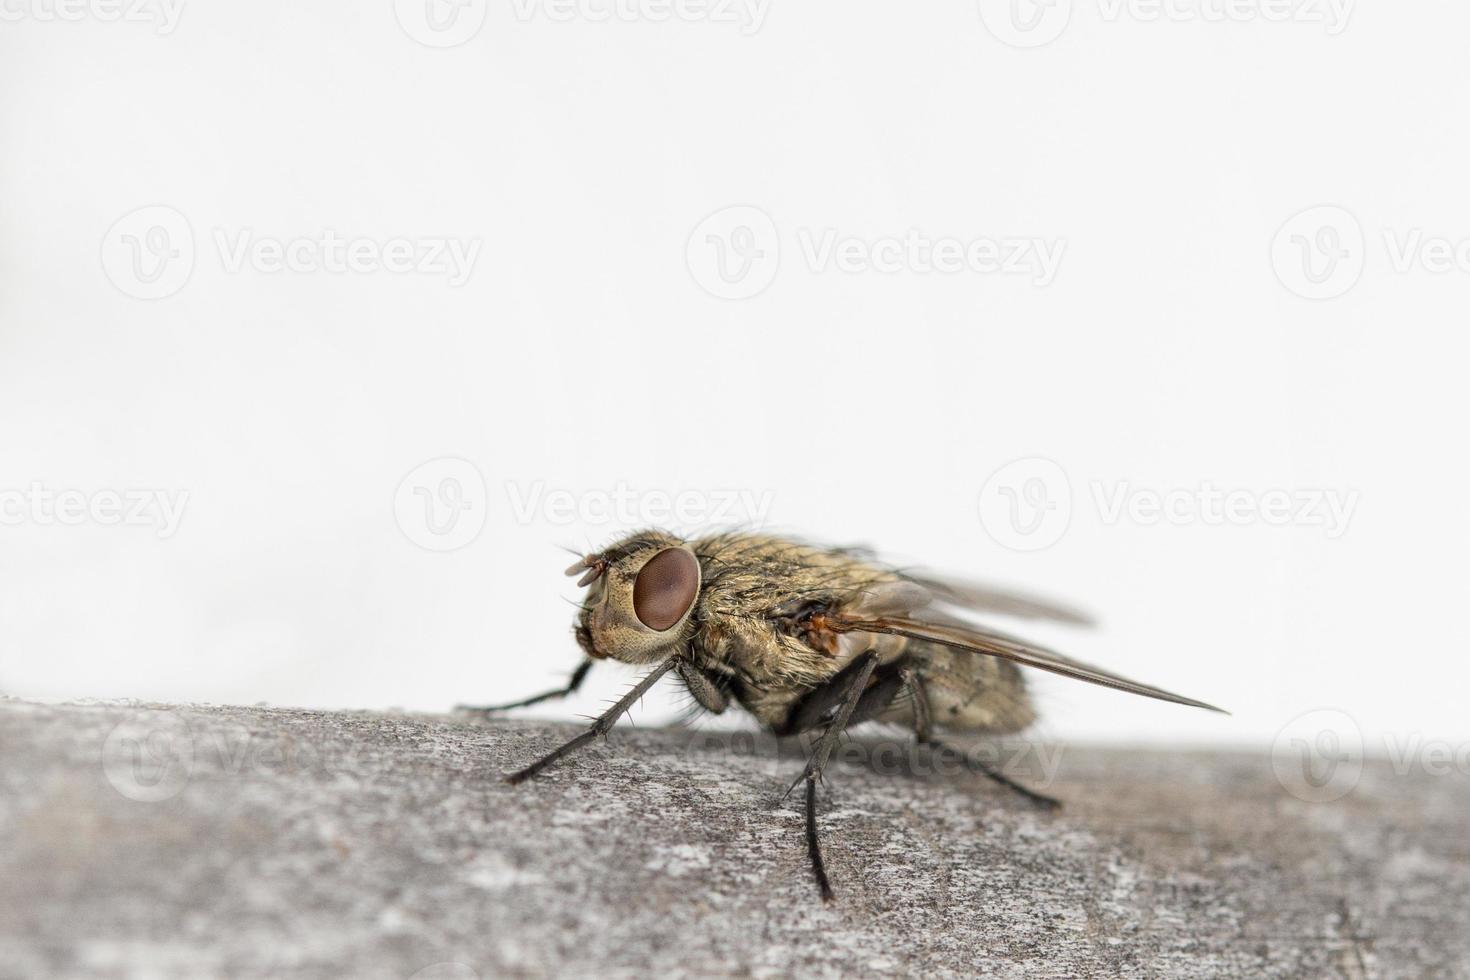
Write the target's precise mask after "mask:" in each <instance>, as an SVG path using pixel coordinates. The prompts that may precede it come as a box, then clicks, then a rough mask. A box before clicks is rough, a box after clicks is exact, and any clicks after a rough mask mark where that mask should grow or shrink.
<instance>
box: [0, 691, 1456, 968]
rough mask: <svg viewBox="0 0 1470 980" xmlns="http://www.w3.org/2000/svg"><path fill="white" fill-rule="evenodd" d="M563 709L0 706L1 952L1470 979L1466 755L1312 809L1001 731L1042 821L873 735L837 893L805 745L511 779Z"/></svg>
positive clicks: (834, 810)
mask: <svg viewBox="0 0 1470 980" xmlns="http://www.w3.org/2000/svg"><path fill="white" fill-rule="evenodd" d="M575 730H576V729H575V727H573V726H566V725H559V724H555V725H554V724H545V723H536V722H527V721H500V722H495V723H493V724H486V723H480V722H471V721H467V720H464V719H461V718H456V717H449V716H430V715H385V714H368V713H341V712H320V711H306V710H288V709H273V708H260V707H217V706H203V705H197V706H158V705H120V704H80V705H59V706H41V705H35V704H30V703H26V702H20V701H14V700H8V701H4V700H0V756H3V759H4V765H3V767H0V976H6V977H9V976H15V977H45V976H87V977H93V976H97V977H112V976H119V977H121V976H165V977H172V976H177V977H191V978H192V977H204V976H271V977H276V976H298V977H340V976H352V977H399V978H408V977H415V976H417V977H418V978H420V980H470V978H475V977H478V978H488V977H499V976H553V975H554V976H594V975H595V976H648V975H691V976H692V975H711V974H712V975H724V976H773V977H774V976H784V975H790V974H800V975H816V976H833V977H837V976H855V975H872V974H877V973H890V972H918V971H924V972H925V973H927V974H930V975H937V976H961V975H972V974H975V973H983V974H986V975H991V976H1006V977H1009V976H1015V977H1020V976H1037V975H1044V976H1045V975H1052V976H1069V975H1079V974H1100V975H1108V976H1119V975H1150V976H1162V975H1168V976H1182V977H1207V976H1209V977H1217V976H1280V977H1287V976H1345V977H1362V976H1372V977H1376V976H1384V977H1389V976H1404V977H1409V976H1432V975H1462V976H1463V975H1466V971H1467V970H1470V870H1467V869H1470V860H1467V858H1470V819H1467V817H1470V787H1467V785H1466V780H1465V779H1464V778H1462V777H1458V776H1451V777H1434V776H1430V775H1426V774H1423V773H1420V774H1417V775H1409V776H1399V775H1396V774H1395V773H1394V771H1393V769H1392V767H1390V766H1389V764H1388V763H1387V762H1383V761H1370V762H1368V763H1367V764H1366V765H1365V766H1364V768H1363V772H1362V775H1361V778H1360V779H1359V780H1358V782H1357V785H1356V788H1355V789H1353V791H1352V792H1351V793H1349V794H1348V795H1347V796H1346V797H1344V798H1342V799H1339V800H1336V801H1334V802H1330V803H1309V802H1305V801H1303V800H1301V799H1299V798H1297V797H1295V796H1293V795H1292V794H1290V793H1288V792H1286V791H1285V790H1284V789H1283V788H1282V785H1281V783H1280V782H1279V781H1278V779H1277V778H1276V776H1275V774H1274V771H1273V768H1272V765H1271V760H1270V759H1269V758H1268V757H1266V756H1264V755H1258V754H1247V753H1230V752H1187V753H1162V752H1149V751H1127V750H1122V749H1116V748H1095V747H1094V748H1088V747H1081V746H1068V747H1066V748H1065V749H1061V748H1059V747H1058V746H1039V747H1037V746H1032V747H1025V746H1022V748H1026V749H1027V750H1028V753H1029V757H1022V758H1021V759H1020V760H1019V764H1020V766H1021V768H1022V770H1024V769H1026V768H1028V767H1029V768H1030V770H1031V771H1030V774H1029V775H1030V778H1031V779H1032V781H1037V780H1038V779H1039V777H1040V776H1041V775H1042V770H1045V769H1047V768H1048V766H1049V764H1050V762H1051V761H1057V760H1059V765H1058V766H1057V767H1056V775H1055V778H1054V779H1053V780H1052V781H1051V782H1050V784H1049V786H1048V791H1049V792H1052V793H1053V794H1055V795H1057V796H1060V797H1062V798H1063V799H1065V800H1066V801H1067V806H1066V808H1065V809H1064V810H1063V811H1062V812H1061V813H1059V814H1047V813H1041V812H1037V811H1036V810H1034V809H1032V808H1031V807H1030V806H1028V805H1027V804H1026V803H1025V802H1024V801H1021V800H1019V799H1016V798H1014V797H1012V796H1009V795H1007V794H1006V793H1005V792H1004V791H1002V790H1001V789H1000V788H998V787H995V786H993V785H992V784H990V783H989V782H988V781H985V780H983V779H979V778H976V777H974V776H971V775H969V774H966V773H957V772H951V771H948V770H943V771H936V766H935V764H934V762H933V760H926V759H924V758H923V757H915V756H911V755H908V754H906V753H905V752H904V751H902V750H901V749H899V748H898V746H899V744H900V743H899V742H898V740H895V741H894V742H892V743H887V742H884V741H883V740H882V738H881V734H880V735H879V736H877V737H872V738H860V739H858V740H856V741H855V742H854V743H853V747H850V748H849V749H848V750H847V751H845V752H844V754H843V755H842V757H841V761H838V762H836V763H834V765H833V767H832V768H831V769H830V770H829V772H828V778H827V782H826V784H825V786H824V788H823V793H822V826H823V831H824V836H825V840H826V846H827V857H828V862H829V866H830V870H831V873H832V878H833V882H834V884H835V886H836V887H837V889H838V898H837V900H836V901H835V902H833V903H831V904H829V905H823V904H822V903H821V902H820V901H819V900H818V899H817V897H816V893H815V889H814V887H813V884H812V880H811V874H810V871H809V869H808V866H807V857H806V852H805V848H804V843H803V838H802V820H801V811H800V806H799V799H798V797H799V795H800V794H793V795H792V797H791V798H790V799H787V800H785V801H780V800H779V797H780V794H781V792H782V791H783V790H784V789H785V788H786V786H788V785H789V784H790V782H791V781H792V780H793V779H794V778H795V777H796V775H797V773H798V772H799V771H800V767H801V761H800V754H799V753H800V746H799V745H795V744H791V743H788V744H786V745H785V746H784V747H781V748H779V749H778V747H777V745H776V743H775V742H774V741H773V740H770V739H767V738H764V737H760V736H751V735H729V734H715V733H701V732H691V731H687V730H677V729H673V730H643V729H638V728H632V727H626V726H625V727H622V728H619V730H618V731H616V732H615V733H614V734H613V735H612V737H611V738H610V739H609V740H608V741H607V742H605V743H602V744H600V745H596V746H593V747H591V748H589V749H587V750H586V751H584V752H583V753H582V754H581V755H579V756H577V757H576V758H575V759H573V760H572V761H569V762H568V763H565V764H563V765H560V766H558V767H556V768H555V769H553V770H551V771H550V772H549V773H548V774H547V775H546V776H544V777H543V778H541V779H539V780H536V781H534V782H531V783H527V784H525V785H521V786H514V787H513V786H508V785H506V784H504V783H503V782H501V781H500V779H499V778H498V777H499V775H500V774H501V773H503V772H505V771H507V770H508V769H511V768H514V767H516V766H518V765H522V764H524V763H526V762H527V761H529V760H530V759H532V758H534V757H535V756H536V755H537V754H538V753H540V752H542V751H544V750H546V749H548V748H550V747H551V746H552V745H553V744H555V743H556V742H558V741H559V740H562V739H564V738H566V737H568V735H569V734H570V733H572V732H574V731H575ZM1058 751H1059V752H1060V756H1059V757H1056V756H1052V755H1049V754H1048V753H1055V752H1058ZM1014 753H1015V746H1014V743H1013V744H1012V748H1011V750H1010V751H1009V753H1008V755H1007V757H1006V758H1008V759H1009V758H1010V757H1011V756H1013V755H1014Z"/></svg>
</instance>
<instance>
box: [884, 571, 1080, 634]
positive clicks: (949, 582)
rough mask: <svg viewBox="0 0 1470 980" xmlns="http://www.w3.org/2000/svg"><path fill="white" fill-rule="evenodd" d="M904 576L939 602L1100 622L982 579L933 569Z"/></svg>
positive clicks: (1005, 613)
mask: <svg viewBox="0 0 1470 980" xmlns="http://www.w3.org/2000/svg"><path fill="white" fill-rule="evenodd" d="M904 578H905V579H907V580H908V581H910V582H913V583H914V584H915V585H918V586H920V587H921V588H923V589H924V590H925V591H927V592H928V593H929V594H930V595H931V596H933V597H934V599H935V600H936V601H938V602H942V603H945V604H946V605H950V606H958V607H960V608H962V609H971V610H974V611H975V612H981V613H995V614H997V615H1000V616H1013V617H1015V618H1017V619H1048V620H1051V621H1053V622H1057V623H1066V624H1067V625H1069V626H1096V625H1097V621H1096V620H1094V619H1093V618H1092V617H1091V616H1089V615H1088V614H1087V613H1085V612H1082V611H1081V610H1079V609H1074V608H1072V607H1071V606H1068V605H1066V604H1065V603H1061V602H1054V601H1053V600H1051V599H1043V598H1042V597H1040V596H1034V595H1027V594H1026V593H1024V592H1013V591H1011V590H1009V589H1001V588H997V587H995V586H991V585H985V584H983V583H980V582H966V581H963V580H962V579H953V578H949V577H947V576H942V575H935V574H932V573H930V572H905V573H904Z"/></svg>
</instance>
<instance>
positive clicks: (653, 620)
mask: <svg viewBox="0 0 1470 980" xmlns="http://www.w3.org/2000/svg"><path fill="white" fill-rule="evenodd" d="M698 594H699V562H698V561H696V560H695V559H694V556H693V555H691V554H690V553H689V552H687V551H685V550H684V549H683V548H665V549H664V550H663V551H660V552H659V553H658V554H656V555H654V556H653V557H652V558H650V559H649V560H648V564H646V565H644V566H643V568H642V570H641V571H639V573H638V577H637V578H636V579H634V580H633V612H634V614H636V615H637V617H638V621H639V622H640V623H642V624H643V625H644V626H647V627H648V628H649V629H651V630H657V631H658V632H660V633H662V632H663V631H664V630H666V629H668V628H670V627H671V626H673V625H674V624H676V623H678V622H679V620H681V619H683V618H684V614H685V613H686V612H688V611H689V607H690V606H692V605H694V597H695V596H696V595H698Z"/></svg>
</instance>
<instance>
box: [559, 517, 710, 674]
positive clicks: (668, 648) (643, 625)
mask: <svg viewBox="0 0 1470 980" xmlns="http://www.w3.org/2000/svg"><path fill="white" fill-rule="evenodd" d="M581 567H583V568H585V569H587V572H586V576H584V581H586V582H587V583H588V586H589V589H588V593H587V597H586V599H585V600H584V601H583V603H582V611H581V614H580V615H579V617H578V626H577V638H578V640H579V642H580V643H581V644H582V647H583V649H584V650H585V651H586V652H587V654H588V655H589V656H591V657H594V658H597V659H603V658H608V659H612V660H619V661H622V662H623V663H628V664H649V663H656V662H657V661H660V660H663V659H664V658H665V657H667V656H669V655H670V654H671V653H673V652H674V651H675V650H676V649H677V648H679V647H680V646H683V645H686V644H687V643H688V640H689V636H690V633H691V631H692V625H691V621H692V618H693V617H692V615H691V614H692V613H693V611H694V608H695V606H696V605H697V600H698V598H699V591H700V585H701V582H702V581H703V569H701V567H700V564H699V560H698V558H696V557H695V555H694V552H693V551H692V550H691V549H690V548H689V547H688V546H687V545H686V544H685V543H684V542H683V541H681V540H680V539H678V538H675V537H673V536H672V535H668V534H661V533H657V532H652V533H646V534H639V535H634V536H632V537H629V538H626V539H624V540H623V541H620V542H618V543H617V544H615V545H613V546H612V547H610V548H608V549H605V550H604V551H602V552H600V553H598V554H596V555H590V556H588V557H587V558H586V559H584V560H583V562H582V566H581ZM576 568H577V566H574V570H575V569H576Z"/></svg>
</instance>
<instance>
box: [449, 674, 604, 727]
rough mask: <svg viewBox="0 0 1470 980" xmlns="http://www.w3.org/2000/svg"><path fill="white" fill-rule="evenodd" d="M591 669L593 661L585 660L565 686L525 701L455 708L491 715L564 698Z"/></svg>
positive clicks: (471, 712)
mask: <svg viewBox="0 0 1470 980" xmlns="http://www.w3.org/2000/svg"><path fill="white" fill-rule="evenodd" d="M591 669H592V661H591V660H584V661H582V662H581V663H580V664H578V665H577V669H576V670H574V671H572V676H571V677H570V678H568V679H567V683H566V686H565V687H559V688H557V689H556V690H554V691H547V692H546V693H544V694H537V695H536V696H535V697H529V698H526V699H525V700H524V701H512V702H511V703H510V704H496V705H486V706H476V705H471V704H457V705H455V706H454V710H455V711H460V712H464V713H466V714H476V715H490V714H494V713H495V712H497V711H509V710H510V709H511V708H525V707H528V706H530V705H533V704H540V703H541V702H542V701H551V700H553V699H555V698H564V697H566V696H567V695H569V694H574V693H576V690H577V688H579V687H581V686H582V681H583V680H585V679H586V677H587V671H589V670H591Z"/></svg>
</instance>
